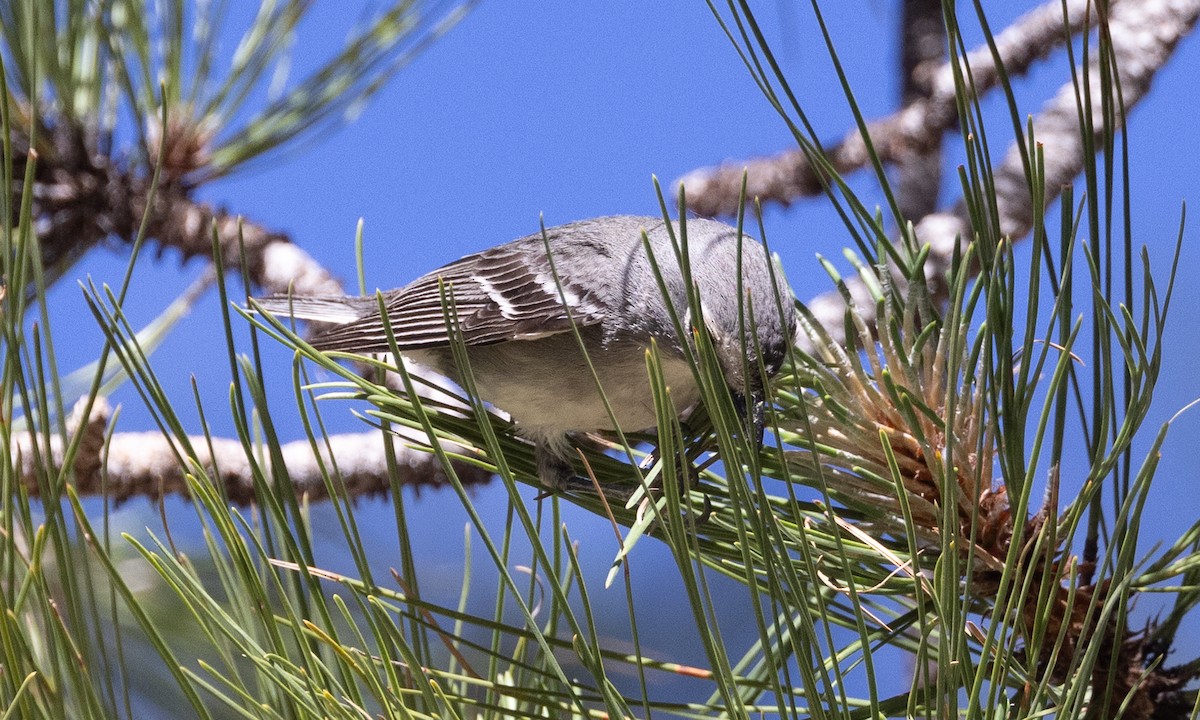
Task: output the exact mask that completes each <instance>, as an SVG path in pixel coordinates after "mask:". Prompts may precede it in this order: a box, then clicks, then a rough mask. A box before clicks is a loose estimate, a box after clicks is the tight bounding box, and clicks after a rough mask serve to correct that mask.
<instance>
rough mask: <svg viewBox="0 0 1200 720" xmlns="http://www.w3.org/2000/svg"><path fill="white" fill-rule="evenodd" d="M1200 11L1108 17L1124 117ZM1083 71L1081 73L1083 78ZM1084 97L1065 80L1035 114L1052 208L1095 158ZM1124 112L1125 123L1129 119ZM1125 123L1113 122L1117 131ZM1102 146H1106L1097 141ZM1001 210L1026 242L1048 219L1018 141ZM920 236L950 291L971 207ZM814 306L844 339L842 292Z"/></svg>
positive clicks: (1141, 10)
mask: <svg viewBox="0 0 1200 720" xmlns="http://www.w3.org/2000/svg"><path fill="white" fill-rule="evenodd" d="M1197 17H1200V0H1143V1H1142V2H1122V3H1119V4H1115V3H1114V4H1113V6H1112V14H1111V17H1110V18H1109V33H1110V35H1111V37H1112V52H1113V61H1114V64H1115V65H1116V67H1117V68H1118V72H1119V75H1120V83H1121V85H1120V87H1121V95H1122V97H1123V99H1124V102H1125V115H1127V114H1128V113H1129V112H1130V111H1131V110H1132V109H1133V107H1134V106H1135V105H1136V104H1137V103H1138V102H1139V101H1140V100H1141V99H1142V98H1144V97H1145V96H1146V93H1147V92H1149V90H1150V84H1151V82H1152V81H1153V80H1154V75H1155V73H1157V72H1158V70H1159V69H1160V68H1162V67H1163V66H1164V65H1166V63H1167V61H1168V60H1169V59H1170V57H1171V54H1172V53H1173V52H1174V50H1175V47H1176V45H1177V44H1178V43H1179V41H1180V39H1182V38H1183V37H1184V36H1185V35H1187V34H1188V33H1189V32H1190V31H1191V30H1192V28H1193V27H1194V26H1195V24H1196V20H1197ZM1097 55H1098V53H1093V56H1092V59H1091V61H1090V66H1089V68H1088V69H1087V72H1086V78H1087V81H1088V86H1089V88H1090V93H1089V94H1090V98H1091V107H1090V108H1088V109H1087V110H1086V111H1087V112H1088V113H1089V114H1090V116H1091V118H1092V123H1093V129H1094V132H1095V135H1096V137H1097V138H1098V137H1100V136H1101V135H1102V134H1103V133H1104V131H1105V127H1104V112H1103V108H1102V107H1101V98H1102V93H1101V86H1100V83H1101V75H1100V68H1099V64H1100V62H1101V61H1102V58H1100V57H1097ZM1083 76H1084V73H1083V72H1082V71H1081V72H1080V77H1083ZM1081 102H1082V100H1081V99H1080V98H1079V97H1078V96H1077V94H1076V89H1075V86H1074V85H1073V84H1072V83H1067V84H1065V85H1063V86H1062V87H1061V88H1060V89H1059V90H1058V93H1057V94H1056V95H1055V96H1054V97H1053V98H1052V99H1051V100H1050V101H1049V102H1048V103H1047V104H1046V105H1045V107H1043V108H1042V111H1041V113H1039V114H1038V115H1037V116H1036V117H1035V118H1034V119H1033V127H1034V138H1035V139H1036V140H1037V142H1038V144H1039V145H1040V146H1041V147H1042V149H1043V152H1044V154H1045V175H1046V177H1045V182H1046V197H1045V206H1049V205H1050V204H1051V203H1052V202H1053V201H1055V200H1057V199H1058V197H1059V195H1060V194H1061V193H1062V188H1063V187H1064V186H1066V185H1069V184H1071V183H1073V182H1074V181H1075V178H1076V177H1077V176H1078V175H1079V174H1080V173H1081V172H1082V171H1083V168H1084V164H1085V163H1086V162H1088V158H1087V157H1085V155H1084V151H1085V148H1084V144H1083V133H1082V132H1081V129H1080V126H1079V122H1080V119H1079V108H1080V105H1079V104H1078V103H1081ZM1124 117H1125V116H1124V115H1118V118H1117V119H1118V122H1119V123H1123V122H1124ZM1118 128H1119V125H1118V127H1116V128H1112V129H1113V130H1114V131H1115V130H1117V129H1118ZM1096 147H1097V148H1100V147H1101V145H1100V144H1097V145H1096ZM995 186H996V198H995V200H996V209H997V213H998V216H997V218H996V222H997V223H998V224H999V228H1000V233H1001V234H1002V235H1004V236H1007V237H1009V238H1011V239H1012V240H1013V241H1014V242H1017V241H1020V240H1021V239H1023V238H1024V237H1025V236H1026V235H1028V234H1029V232H1030V230H1031V229H1032V228H1033V224H1034V223H1035V222H1041V221H1042V219H1041V218H1035V217H1034V216H1033V198H1032V197H1031V196H1030V193H1029V183H1028V181H1027V180H1026V175H1025V167H1024V164H1023V162H1022V159H1021V153H1020V148H1018V147H1017V146H1016V145H1015V144H1014V145H1013V146H1011V147H1010V148H1009V149H1008V152H1007V154H1006V155H1005V158H1004V161H1003V163H1002V164H1001V165H1000V167H999V168H997V169H996V172H995ZM915 230H916V234H917V238H918V239H919V240H920V242H922V243H928V244H929V245H930V250H931V251H930V255H929V261H928V262H927V263H926V264H925V276H926V280H927V282H928V283H929V286H930V288H931V290H932V291H933V292H934V295H935V297H936V296H939V295H941V294H944V292H945V289H946V273H947V271H948V270H949V268H950V263H951V261H952V259H953V257H954V250H955V248H956V247H957V246H959V245H964V244H965V243H967V242H970V240H971V239H972V238H973V237H974V231H973V229H972V226H971V219H970V217H969V215H968V214H967V209H966V206H965V205H964V204H963V203H962V202H961V201H960V202H959V203H958V204H957V205H956V206H955V207H954V208H953V209H951V210H948V211H946V212H940V213H934V214H932V215H927V216H925V217H924V218H922V219H921V221H920V222H919V223H917V225H916V228H915ZM847 286H848V289H849V291H850V293H851V295H852V296H853V298H854V300H855V305H856V307H857V309H858V310H859V311H860V312H861V313H862V314H863V316H864V317H866V318H867V319H868V321H870V320H871V319H872V318H873V316H874V310H875V304H874V301H873V300H871V298H870V294H869V293H868V292H867V288H866V287H864V286H863V285H862V283H861V282H859V281H858V279H857V278H851V279H849V280H848V281H847ZM808 307H809V310H811V311H812V313H813V314H814V315H815V316H816V317H817V319H818V320H820V321H821V322H822V323H824V325H825V328H826V329H827V330H828V331H829V333H830V334H831V335H832V336H833V337H834V338H835V339H837V340H839V341H844V340H845V336H844V328H843V320H844V317H845V311H846V305H845V303H844V302H843V300H842V298H841V296H840V295H838V294H837V293H826V294H824V295H821V296H819V297H817V298H815V299H813V300H812V301H811V302H810V303H809V305H808Z"/></svg>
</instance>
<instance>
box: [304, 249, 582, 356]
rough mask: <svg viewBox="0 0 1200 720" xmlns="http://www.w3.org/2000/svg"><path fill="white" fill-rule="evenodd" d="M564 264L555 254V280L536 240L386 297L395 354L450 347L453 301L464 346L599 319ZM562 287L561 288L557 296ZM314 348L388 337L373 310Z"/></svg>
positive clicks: (361, 348) (356, 346) (375, 345)
mask: <svg viewBox="0 0 1200 720" xmlns="http://www.w3.org/2000/svg"><path fill="white" fill-rule="evenodd" d="M564 264H566V263H564V262H560V261H559V260H558V258H557V256H556V258H555V268H554V269H555V270H557V271H558V278H559V280H560V281H561V283H556V282H555V273H554V271H553V270H552V269H551V265H550V262H549V260H548V259H547V258H546V251H545V248H544V246H543V245H542V240H541V237H540V236H539V237H538V238H537V239H536V241H534V240H532V239H529V240H526V241H524V242H522V241H518V242H513V243H508V244H506V245H501V246H499V247H495V248H491V249H489V250H484V251H483V252H480V253H476V254H474V255H468V256H467V257H464V258H463V259H461V260H458V261H457V262H454V263H451V264H449V265H446V266H445V267H442V268H440V269H438V270H435V271H433V272H431V273H429V274H428V275H425V276H423V277H420V278H418V279H416V280H414V281H413V282H412V283H410V284H408V285H406V286H405V287H403V288H401V289H399V290H396V291H393V292H392V293H388V294H386V307H387V314H388V320H389V321H390V323H391V326H392V332H393V334H394V335H395V337H396V344H397V346H398V347H399V348H400V349H401V350H404V349H409V350H416V349H423V348H433V347H441V346H445V345H448V344H449V343H450V335H449V333H448V332H447V330H446V318H447V315H448V313H449V310H447V309H444V308H443V295H442V289H441V288H443V287H444V288H445V293H446V298H447V299H449V297H450V295H451V294H452V295H453V298H454V306H453V310H454V314H455V316H456V317H457V319H458V331H459V332H460V333H461V335H462V338H463V341H464V342H465V343H466V344H467V345H487V344H491V343H498V342H505V341H509V340H533V339H536V338H540V337H545V336H547V335H554V334H556V333H561V332H566V331H568V330H570V329H571V324H572V322H574V323H575V325H576V326H580V327H582V326H586V325H594V324H596V323H599V322H600V321H601V320H602V319H603V318H604V316H605V313H606V305H605V303H604V302H603V300H602V298H600V297H599V295H598V294H597V293H596V292H594V291H591V290H589V289H588V288H587V287H585V286H584V285H582V284H581V283H579V282H578V281H574V280H572V279H571V278H569V277H565V276H564V268H563V267H562V266H563V265H564ZM560 288H561V290H560ZM313 344H314V345H315V346H316V347H318V348H321V349H325V350H345V351H348V352H360V353H365V352H386V351H387V348H388V345H387V337H386V335H385V333H384V328H383V322H382V319H381V318H380V316H379V312H378V310H373V311H371V312H368V313H366V314H364V315H363V316H362V317H359V318H358V319H356V320H353V321H351V322H348V323H345V324H342V325H340V326H338V327H336V328H332V329H330V330H328V331H326V332H324V333H322V334H321V335H319V336H318V337H316V338H313Z"/></svg>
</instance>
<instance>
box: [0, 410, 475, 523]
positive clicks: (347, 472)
mask: <svg viewBox="0 0 1200 720" xmlns="http://www.w3.org/2000/svg"><path fill="white" fill-rule="evenodd" d="M83 406H84V403H83V402H82V401H80V403H79V404H77V405H76V408H75V412H74V414H73V415H72V417H71V420H70V423H69V426H68V430H69V432H71V433H74V432H76V431H80V432H83V433H84V436H83V439H82V441H81V442H80V447H79V451H78V453H77V455H76V457H75V467H74V469H75V478H76V487H77V489H78V491H79V492H80V494H81V495H104V496H106V497H108V498H110V499H111V500H114V501H116V502H120V501H122V500H127V499H129V498H131V497H139V496H144V497H148V498H159V497H162V496H164V495H169V494H179V495H183V496H185V497H186V496H188V495H189V492H188V481H187V479H186V477H185V472H190V469H188V468H187V467H186V466H184V465H183V464H182V463H180V461H179V455H178V454H177V452H178V450H179V447H178V445H177V444H176V443H174V442H173V441H170V440H168V439H167V438H166V437H164V436H163V434H162V433H159V432H131V433H117V434H115V435H113V437H112V440H111V441H110V442H109V443H108V445H107V447H106V445H105V434H106V432H107V428H108V420H109V414H110V413H109V407H108V403H107V402H105V401H104V399H103V398H98V399H97V401H96V403H95V404H94V405H93V407H92V412H91V415H90V416H89V418H88V420H87V422H86V424H84V426H83V427H82V429H80V417H79V416H80V414H81V411H82V409H83ZM188 442H189V444H190V445H191V446H192V448H193V449H194V450H195V453H196V456H197V459H198V460H199V461H200V464H201V465H202V466H203V467H204V468H205V470H206V472H207V473H208V476H209V477H210V478H216V479H218V480H219V482H220V483H221V484H222V485H223V486H224V493H225V495H226V497H228V498H229V501H230V502H233V503H237V504H240V505H246V504H250V503H252V502H254V500H255V493H254V474H253V468H252V467H251V464H250V461H249V460H248V459H247V457H246V450H245V448H244V447H243V446H242V444H241V442H239V441H237V440H231V439H221V438H214V439H213V440H212V446H211V452H210V448H209V440H208V439H206V438H205V437H203V436H197V437H190V438H188ZM328 442H329V445H328V447H327V448H325V447H323V448H322V450H321V457H320V458H319V459H318V457H317V456H316V455H314V454H313V449H312V445H310V444H309V442H308V441H307V440H300V441H296V442H290V443H286V444H284V445H283V446H282V447H281V448H280V453H281V454H282V456H283V460H284V465H285V466H286V467H287V476H288V478H289V479H290V481H291V484H292V485H293V487H294V488H295V492H296V495H297V496H307V497H308V498H309V499H310V500H323V499H326V498H327V497H328V493H327V491H326V486H325V481H324V475H323V474H322V467H324V468H325V472H327V473H331V474H332V470H331V467H332V465H331V463H330V460H329V454H332V456H333V457H334V459H335V460H336V463H337V468H338V471H339V472H340V476H339V477H340V481H341V483H342V487H343V490H342V492H343V493H344V495H345V496H346V497H351V498H358V497H364V496H372V495H383V494H384V493H387V492H390V491H391V489H392V487H393V482H392V478H391V476H390V475H389V473H388V467H387V462H386V457H385V453H384V452H383V447H384V446H383V439H382V436H381V434H380V433H379V432H374V431H373V432H364V433H348V434H344V435H332V436H330V437H329V439H328ZM32 443H33V440H32V439H31V438H30V436H29V435H28V434H22V435H20V436H18V437H17V439H16V440H15V442H14V444H15V446H16V447H15V451H16V454H17V455H18V456H19V457H20V459H21V482H22V484H23V485H24V486H25V489H26V491H27V492H28V493H29V494H30V495H31V496H37V495H38V494H39V492H40V488H39V486H38V480H37V475H36V468H37V467H38V466H41V467H47V466H49V467H61V465H62V463H63V459H64V457H63V456H64V447H63V442H62V439H61V438H59V437H57V436H56V437H53V438H51V440H50V447H49V453H48V456H49V457H46V455H47V453H46V450H47V449H46V448H45V447H41V446H40V445H39V447H38V448H37V450H38V451H39V452H40V453H41V454H42V457H41V458H37V460H38V461H37V462H35V452H34V448H33V444H32ZM392 447H393V450H394V451H395V454H396V464H397V468H398V470H399V473H400V476H399V477H398V478H396V483H397V484H399V485H412V486H418V487H430V486H432V487H438V486H442V485H445V484H447V483H448V482H449V480H448V479H447V478H446V475H445V473H444V472H443V471H442V467H441V464H440V463H439V462H438V460H437V458H436V457H435V456H434V455H433V454H432V453H428V452H422V451H420V450H416V449H413V448H411V447H409V446H408V445H406V444H405V443H404V441H403V440H402V439H400V438H398V437H397V438H393V440H392ZM446 449H447V450H449V451H454V450H455V448H453V447H447V448H446ZM457 449H458V450H460V451H461V448H457ZM263 462H264V464H265V465H266V466H269V463H268V462H267V461H266V460H264V461H263ZM455 472H456V473H457V474H458V477H459V479H460V480H461V481H462V482H463V483H464V484H467V485H475V484H480V483H484V482H488V481H489V480H490V479H491V477H492V473H490V472H487V471H486V470H483V469H481V468H479V467H476V466H474V465H470V464H467V463H461V462H459V463H455Z"/></svg>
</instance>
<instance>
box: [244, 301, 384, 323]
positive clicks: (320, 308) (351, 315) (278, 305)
mask: <svg viewBox="0 0 1200 720" xmlns="http://www.w3.org/2000/svg"><path fill="white" fill-rule="evenodd" d="M255 302H256V303H258V305H259V306H260V307H261V308H262V309H263V310H266V311H267V312H270V313H272V314H275V315H284V316H286V315H291V316H292V317H294V318H296V319H297V320H313V321H316V322H323V323H330V324H332V325H342V324H344V323H348V322H353V321H355V320H358V319H359V318H361V317H362V316H364V315H366V314H367V313H369V312H370V311H372V310H374V309H376V308H377V307H378V305H377V301H376V299H375V298H374V297H338V296H332V295H330V296H325V297H297V296H292V295H268V296H267V297H263V298H256V299H255Z"/></svg>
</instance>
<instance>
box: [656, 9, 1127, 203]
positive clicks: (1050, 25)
mask: <svg viewBox="0 0 1200 720" xmlns="http://www.w3.org/2000/svg"><path fill="white" fill-rule="evenodd" d="M1125 1H1126V2H1128V0H1125ZM1111 4H1112V6H1113V7H1114V8H1116V7H1118V5H1119V4H1118V3H1117V2H1113V3H1111ZM1134 4H1135V5H1136V4H1137V3H1134ZM1095 22H1096V10H1095V7H1094V3H1092V2H1089V0H1066V23H1065V25H1064V19H1063V2H1062V0H1049V2H1047V3H1046V4H1045V5H1043V6H1041V7H1039V8H1037V9H1035V10H1033V11H1031V12H1029V13H1026V14H1025V15H1023V16H1022V17H1020V18H1019V19H1018V20H1017V21H1016V22H1014V23H1013V24H1012V25H1011V26H1009V27H1008V28H1006V29H1005V30H1004V31H1003V32H1001V33H1000V34H998V35H996V37H995V43H996V49H997V51H998V54H999V56H1000V59H1001V61H1002V62H1003V64H1004V69H1005V72H1007V74H1008V75H1010V76H1013V75H1020V74H1023V73H1025V72H1027V71H1028V70H1029V68H1030V66H1032V65H1033V63H1034V62H1036V61H1037V60H1039V59H1041V58H1044V57H1046V56H1047V55H1048V54H1050V52H1051V51H1052V50H1054V49H1055V48H1056V47H1058V46H1060V45H1062V44H1063V43H1064V42H1065V41H1066V40H1067V39H1068V38H1069V37H1070V36H1072V35H1075V34H1077V33H1079V32H1082V31H1083V30H1084V29H1086V28H1088V27H1090V26H1091V25H1093V24H1094V23H1095ZM967 63H968V64H969V65H970V68H971V73H972V77H973V79H974V89H975V92H976V93H977V94H978V95H981V96H982V95H984V94H986V93H987V92H988V91H990V90H992V89H993V88H995V87H996V86H997V85H998V84H999V79H1000V75H999V73H998V71H997V68H996V64H995V62H994V60H993V56H992V52H991V49H990V48H988V47H986V46H985V47H981V48H977V49H975V50H973V51H971V52H970V53H969V54H968V55H967ZM930 84H931V87H932V91H931V93H930V94H929V97H928V98H926V99H923V100H917V101H915V102H913V103H911V104H909V105H907V106H906V107H904V109H902V110H900V111H899V112H897V113H896V114H894V115H891V116H889V117H886V118H883V119H881V120H876V121H874V122H872V123H869V125H868V132H869V134H870V137H871V142H872V145H873V146H874V148H875V152H876V153H877V154H878V155H879V158H880V160H881V161H883V162H884V163H888V164H894V163H903V162H904V161H905V160H906V159H907V158H910V157H912V156H914V155H923V154H927V153H929V152H930V151H931V150H933V149H935V148H938V147H940V145H941V141H942V135H943V133H945V132H946V131H947V130H950V129H951V128H953V127H954V125H955V124H956V123H957V122H958V108H957V100H956V97H955V87H954V68H953V67H952V66H951V65H950V64H948V63H947V64H944V65H942V66H941V67H940V68H939V69H938V70H937V71H936V72H934V73H933V77H932V79H931V81H930ZM825 156H826V158H827V159H828V161H829V164H830V165H831V166H832V168H833V170H834V171H836V172H837V173H838V174H839V175H846V174H849V173H852V172H854V171H855V170H858V169H860V168H863V167H865V166H867V165H868V164H869V163H870V155H868V153H867V145H866V143H865V142H864V141H863V137H862V135H861V134H860V133H859V132H858V131H857V130H855V131H853V132H851V133H849V134H848V135H846V137H845V138H843V139H842V141H841V142H839V143H838V144H836V145H834V146H833V147H831V148H829V149H828V150H826V151H825ZM743 172H744V173H745V174H746V182H747V185H746V199H747V200H749V201H750V202H751V203H753V201H754V200H755V199H759V200H761V201H762V203H763V204H764V205H766V204H769V203H772V202H777V203H781V204H783V205H788V204H790V203H791V202H792V201H793V200H796V199H797V198H800V197H804V196H808V195H816V194H818V193H821V192H823V186H822V184H821V176H820V175H819V174H818V173H819V171H818V170H817V169H816V168H814V167H813V166H812V164H811V163H810V162H809V161H808V157H807V156H806V155H805V154H804V153H803V152H802V151H801V150H798V149H797V150H788V151H786V152H783V153H780V154H779V155H775V156H773V157H766V158H758V159H753V160H748V161H736V162H727V163H724V164H722V165H719V166H717V167H711V168H701V169H699V170H694V171H692V172H690V173H688V174H687V175H685V176H684V177H683V178H681V179H680V180H679V181H678V182H677V186H678V185H682V186H683V188H684V193H685V198H686V200H687V207H688V210H691V211H692V212H695V213H698V214H700V215H705V216H716V215H733V214H736V213H737V211H738V205H739V202H740V199H741V189H742V174H743Z"/></svg>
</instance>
